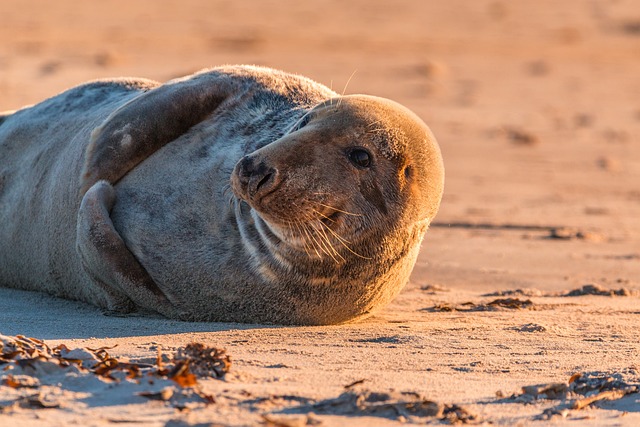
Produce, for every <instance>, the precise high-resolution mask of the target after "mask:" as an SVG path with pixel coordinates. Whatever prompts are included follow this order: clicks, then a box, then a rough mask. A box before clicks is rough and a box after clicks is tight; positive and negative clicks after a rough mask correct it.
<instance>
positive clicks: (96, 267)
mask: <svg viewBox="0 0 640 427" xmlns="http://www.w3.org/2000/svg"><path fill="white" fill-rule="evenodd" d="M114 202H115V191H114V189H113V187H112V186H111V185H110V184H109V183H107V182H105V181H99V182H98V183H96V184H94V185H93V186H92V187H91V188H90V189H89V190H88V191H87V192H86V194H85V195H84V197H83V198H82V203H81V205H80V211H79V212H78V225H77V230H76V250H77V252H78V254H79V255H80V258H81V260H82V266H83V267H84V270H85V271H86V272H87V274H89V276H90V277H91V278H92V280H93V281H94V282H95V284H97V285H98V286H99V287H101V288H102V289H103V290H104V291H106V292H107V294H108V296H109V300H110V301H111V304H110V307H109V308H110V309H112V310H117V311H130V309H131V308H132V306H133V304H132V301H133V302H134V303H135V304H136V305H138V306H140V307H143V308H146V309H149V310H153V311H157V312H159V313H161V314H164V315H165V316H168V317H173V318H180V313H179V312H178V310H176V309H175V308H174V307H173V306H172V305H171V303H170V302H169V300H168V299H167V297H166V296H165V295H164V294H163V293H162V291H161V290H160V288H158V286H157V285H156V284H155V283H154V282H153V279H151V277H150V276H149V274H148V273H147V271H146V270H145V269H144V267H142V265H140V263H139V262H138V261H137V260H136V259H135V257H134V256H133V254H132V253H131V252H130V251H129V249H127V247H126V246H125V243H124V241H123V240H122V238H121V237H120V235H119V234H118V232H117V231H116V229H115V228H114V227H113V223H112V222H111V218H110V217H109V212H110V211H111V208H112V207H113V204H114Z"/></svg>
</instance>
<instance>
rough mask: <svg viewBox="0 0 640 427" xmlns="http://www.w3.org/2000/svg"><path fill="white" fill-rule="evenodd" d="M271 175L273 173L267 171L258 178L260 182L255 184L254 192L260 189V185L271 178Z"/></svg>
mask: <svg viewBox="0 0 640 427" xmlns="http://www.w3.org/2000/svg"><path fill="white" fill-rule="evenodd" d="M272 176H273V173H271V172H269V173H267V174H265V176H264V178H262V179H261V180H260V182H258V185H256V192H257V191H260V187H262V186H263V185H265V184H266V183H267V182H269V180H270V179H271V177H272Z"/></svg>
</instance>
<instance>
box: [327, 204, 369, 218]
mask: <svg viewBox="0 0 640 427" xmlns="http://www.w3.org/2000/svg"><path fill="white" fill-rule="evenodd" d="M316 203H317V204H319V205H320V206H323V207H325V208H329V209H333V210H334V211H336V212H340V213H343V214H345V215H351V216H362V214H356V213H353V212H347V211H343V210H342V209H338V208H334V207H333V206H329V205H325V204H324V203H320V202H316Z"/></svg>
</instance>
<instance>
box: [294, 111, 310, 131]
mask: <svg viewBox="0 0 640 427" xmlns="http://www.w3.org/2000/svg"><path fill="white" fill-rule="evenodd" d="M309 120H311V114H307V115H306V116H304V117H303V118H302V120H300V121H299V122H298V124H297V125H295V126H294V128H293V131H294V132H295V131H297V130H300V129H302V128H303V127H305V126H306V125H307V123H309Z"/></svg>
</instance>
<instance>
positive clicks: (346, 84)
mask: <svg viewBox="0 0 640 427" xmlns="http://www.w3.org/2000/svg"><path fill="white" fill-rule="evenodd" d="M357 71H358V69H357V68H356V69H355V70H353V73H351V76H349V80H347V83H345V85H344V89H342V94H341V95H340V98H338V104H337V105H336V108H340V104H341V103H342V97H343V96H344V94H345V92H346V91H347V87H348V86H349V83H350V82H351V79H352V78H353V76H354V75H355V74H356V72H357Z"/></svg>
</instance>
